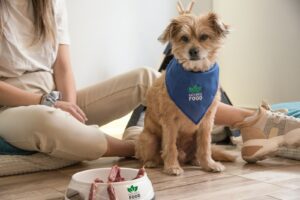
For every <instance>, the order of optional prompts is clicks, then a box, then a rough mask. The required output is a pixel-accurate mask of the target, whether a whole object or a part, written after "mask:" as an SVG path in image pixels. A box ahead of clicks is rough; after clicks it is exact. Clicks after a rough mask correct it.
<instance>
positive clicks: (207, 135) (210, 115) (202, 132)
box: [193, 109, 225, 172]
mask: <svg viewBox="0 0 300 200" xmlns="http://www.w3.org/2000/svg"><path fill="white" fill-rule="evenodd" d="M214 114H215V112H214V109H210V110H209V111H208V112H207V113H206V114H205V116H204V117H203V119H202V121H201V124H200V127H199V130H198V131H197V151H196V155H195V160H194V161H193V164H194V165H200V166H201V167H202V168H203V169H204V170H206V171H213V172H221V171H223V170H224V169H225V167H224V166H223V165H222V164H221V163H219V162H215V161H214V160H213V159H212V157H211V132H212V128H213V124H214Z"/></svg>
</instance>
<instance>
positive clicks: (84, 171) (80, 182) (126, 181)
mask: <svg viewBox="0 0 300 200" xmlns="http://www.w3.org/2000/svg"><path fill="white" fill-rule="evenodd" d="M120 169H121V170H129V171H136V172H138V171H139V169H135V168H126V167H120ZM98 170H111V167H105V168H94V169H88V170H83V171H79V172H77V173H75V174H73V175H72V180H73V181H75V182H76V183H79V184H89V185H90V184H92V183H93V182H89V181H82V180H79V179H78V178H77V177H76V176H78V175H80V174H82V173H88V172H91V171H98ZM96 178H97V177H95V179H96ZM147 178H148V176H147V172H145V174H144V176H142V177H140V178H137V179H133V180H125V181H122V182H111V183H110V184H112V185H123V184H124V185H125V184H134V183H137V182H141V181H145V180H146V179H147ZM97 184H99V185H108V184H109V183H108V182H104V183H97Z"/></svg>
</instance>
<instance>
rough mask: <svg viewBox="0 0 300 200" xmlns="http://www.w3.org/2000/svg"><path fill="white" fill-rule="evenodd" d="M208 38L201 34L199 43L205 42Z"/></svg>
mask: <svg viewBox="0 0 300 200" xmlns="http://www.w3.org/2000/svg"><path fill="white" fill-rule="evenodd" d="M208 38H209V36H208V35H206V34H202V35H200V37H199V39H200V41H202V42H203V41H205V40H207V39H208Z"/></svg>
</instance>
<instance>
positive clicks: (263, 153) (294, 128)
mask: <svg viewBox="0 0 300 200" xmlns="http://www.w3.org/2000/svg"><path fill="white" fill-rule="evenodd" d="M234 127H235V128H239V129H240V131H241V135H242V138H243V147H242V158H243V159H244V160H245V161H247V162H249V163H255V162H256V161H259V160H263V159H265V158H267V157H268V156H272V155H274V154H275V153H276V151H278V149H279V147H282V146H285V147H296V146H300V120H299V119H297V118H294V117H289V116H287V115H285V114H283V113H280V112H273V111H271V110H267V109H266V107H265V108H264V107H260V108H259V109H258V110H257V112H256V113H255V114H253V115H252V116H250V117H247V118H245V120H244V121H242V122H240V123H237V124H236V125H235V126H234Z"/></svg>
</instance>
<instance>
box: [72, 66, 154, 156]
mask: <svg viewBox="0 0 300 200" xmlns="http://www.w3.org/2000/svg"><path fill="white" fill-rule="evenodd" d="M159 76H160V73H159V72H157V71H155V70H154V69H151V68H140V69H136V70H133V71H130V72H128V73H125V74H122V75H119V76H116V77H114V78H111V79H108V80H106V81H103V82H101V83H98V84H96V85H93V86H90V87H87V88H85V89H82V90H80V91H78V93H77V103H78V105H79V107H81V108H82V110H83V111H84V112H85V114H86V115H87V118H88V121H87V124H98V125H99V126H101V125H104V124H106V123H108V122H111V121H112V120H115V119H118V118H120V117H122V116H124V115H126V114H128V113H129V112H130V111H132V110H133V109H135V108H136V107H137V106H139V105H140V104H143V105H145V104H146V101H145V96H146V92H147V90H148V88H149V87H150V86H151V85H152V84H153V82H154V81H155V80H156V79H157V78H158V77H159ZM141 131H142V129H139V130H138V131H136V130H135V129H134V130H133V129H130V130H126V135H130V136H132V135H134V136H136V135H138V134H139V133H140V132H141ZM105 137H106V139H107V152H106V153H105V154H104V155H103V156H112V155H123V156H125V155H124V154H125V152H126V156H133V155H134V142H133V141H132V140H131V139H133V138H132V137H130V138H129V140H127V139H128V138H127V139H124V140H119V139H117V138H114V137H111V136H109V135H106V134H105Z"/></svg>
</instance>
